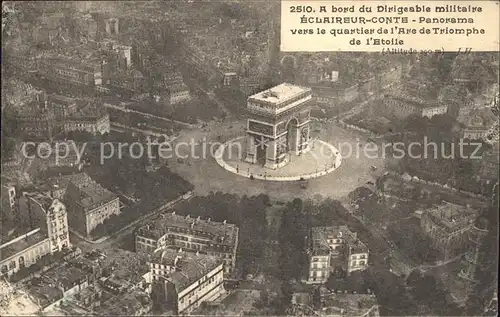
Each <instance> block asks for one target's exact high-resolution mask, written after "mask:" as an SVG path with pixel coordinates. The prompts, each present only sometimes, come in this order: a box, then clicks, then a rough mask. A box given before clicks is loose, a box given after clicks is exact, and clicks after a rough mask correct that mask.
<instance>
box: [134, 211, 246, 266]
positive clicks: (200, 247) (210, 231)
mask: <svg viewBox="0 0 500 317" xmlns="http://www.w3.org/2000/svg"><path fill="white" fill-rule="evenodd" d="M238 231H239V229H238V227H237V226H235V225H234V224H228V223H226V222H225V221H224V222H223V223H220V222H214V221H211V220H210V218H209V219H206V220H205V219H200V218H199V217H198V218H191V217H190V216H189V215H187V216H181V215H177V214H175V212H174V213H166V214H163V215H162V216H161V217H160V218H158V219H156V220H154V221H151V222H150V223H149V224H147V225H145V226H143V227H141V228H139V230H138V231H137V232H136V237H135V248H136V251H137V252H146V253H150V254H152V253H153V252H154V251H155V250H156V249H158V248H163V247H169V246H170V247H175V248H182V249H183V250H185V251H186V252H193V253H194V252H198V253H199V254H205V255H210V256H216V257H218V258H220V259H221V260H222V262H223V263H224V272H225V273H231V272H232V271H233V269H234V266H235V264H236V249H237V247H238Z"/></svg>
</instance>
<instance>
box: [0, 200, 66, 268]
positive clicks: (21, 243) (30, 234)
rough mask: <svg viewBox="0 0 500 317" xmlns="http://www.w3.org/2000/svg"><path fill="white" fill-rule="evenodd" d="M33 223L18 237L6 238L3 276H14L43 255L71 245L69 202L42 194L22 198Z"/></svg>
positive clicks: (1, 250) (0, 259)
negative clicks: (67, 209)
mask: <svg viewBox="0 0 500 317" xmlns="http://www.w3.org/2000/svg"><path fill="white" fill-rule="evenodd" d="M22 199H23V200H24V201H25V202H26V203H25V205H26V206H27V208H26V209H27V210H23V211H24V212H23V218H28V219H29V220H28V221H29V222H30V224H31V226H29V229H27V230H24V233H22V234H20V235H18V236H15V237H2V245H0V267H1V275H2V276H10V275H12V274H14V273H16V272H17V271H19V270H20V269H22V268H25V267H29V266H31V265H33V264H35V263H36V262H37V261H38V260H39V259H40V258H41V257H42V256H44V255H46V254H52V253H54V252H57V251H61V250H63V249H67V248H70V247H71V243H70V241H69V230H68V219H67V212H66V207H65V205H64V204H63V203H62V202H61V201H60V200H59V199H52V198H51V197H49V196H45V195H42V194H38V193H37V194H29V195H26V196H25V197H23V198H22Z"/></svg>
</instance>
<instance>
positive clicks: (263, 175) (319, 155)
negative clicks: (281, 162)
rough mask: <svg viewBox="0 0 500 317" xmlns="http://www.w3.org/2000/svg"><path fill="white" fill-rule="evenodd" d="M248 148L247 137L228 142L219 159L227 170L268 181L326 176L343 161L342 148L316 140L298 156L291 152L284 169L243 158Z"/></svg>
mask: <svg viewBox="0 0 500 317" xmlns="http://www.w3.org/2000/svg"><path fill="white" fill-rule="evenodd" d="M245 148H246V140H245V138H244V137H239V138H235V139H233V140H230V141H228V142H226V143H224V144H223V145H222V146H220V147H219V149H218V150H217V152H216V153H215V160H216V161H217V163H218V164H219V165H220V166H221V167H222V168H224V169H225V170H227V171H229V172H231V173H234V174H237V175H240V176H243V177H248V178H254V179H260V180H267V181H278V182H286V181H298V180H307V179H312V178H316V177H320V176H324V175H326V174H328V173H331V172H333V171H334V170H335V169H337V168H338V167H339V166H340V165H341V163H342V157H341V155H340V153H339V152H338V150H337V149H336V148H335V147H334V146H333V145H331V144H329V143H327V142H324V141H321V140H312V141H311V145H310V150H309V151H307V152H305V153H303V154H300V155H296V154H294V153H289V155H288V163H287V164H286V165H285V166H283V167H280V168H276V169H270V168H266V167H263V166H262V165H260V164H250V163H247V162H245V161H244V160H243V159H244V158H243V157H242V154H243V153H242V149H245Z"/></svg>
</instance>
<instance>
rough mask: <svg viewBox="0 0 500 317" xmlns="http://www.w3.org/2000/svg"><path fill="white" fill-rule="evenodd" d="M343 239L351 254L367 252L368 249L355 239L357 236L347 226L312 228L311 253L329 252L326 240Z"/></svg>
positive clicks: (328, 244)
mask: <svg viewBox="0 0 500 317" xmlns="http://www.w3.org/2000/svg"><path fill="white" fill-rule="evenodd" d="M338 238H340V239H343V240H344V241H345V243H347V244H348V245H349V247H350V248H351V250H352V251H353V252H356V253H359V252H368V247H367V246H366V245H365V244H364V243H363V242H361V241H360V240H359V239H358V238H357V234H356V233H354V232H352V231H351V230H349V228H348V227H347V226H334V227H314V228H312V229H311V239H312V251H313V252H314V253H316V254H317V253H324V254H327V253H329V252H330V250H331V249H330V245H331V244H332V243H329V242H328V240H331V239H338Z"/></svg>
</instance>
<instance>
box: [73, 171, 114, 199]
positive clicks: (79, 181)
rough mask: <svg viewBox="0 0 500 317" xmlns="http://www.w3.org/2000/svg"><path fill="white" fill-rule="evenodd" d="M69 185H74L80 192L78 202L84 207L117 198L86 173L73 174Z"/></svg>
mask: <svg viewBox="0 0 500 317" xmlns="http://www.w3.org/2000/svg"><path fill="white" fill-rule="evenodd" d="M69 186H73V187H75V188H76V189H77V190H78V191H79V192H80V201H79V203H80V204H81V205H82V206H83V207H85V208H89V207H92V206H95V205H97V204H101V203H106V202H109V201H111V200H114V199H116V198H118V196H116V195H115V194H113V193H112V192H110V191H109V190H107V189H106V188H104V187H102V186H101V185H99V184H98V183H97V182H95V181H94V180H93V179H92V178H90V176H89V175H87V174H86V173H80V174H75V175H73V176H72V177H71V180H70V182H69ZM69 186H68V187H69Z"/></svg>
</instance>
